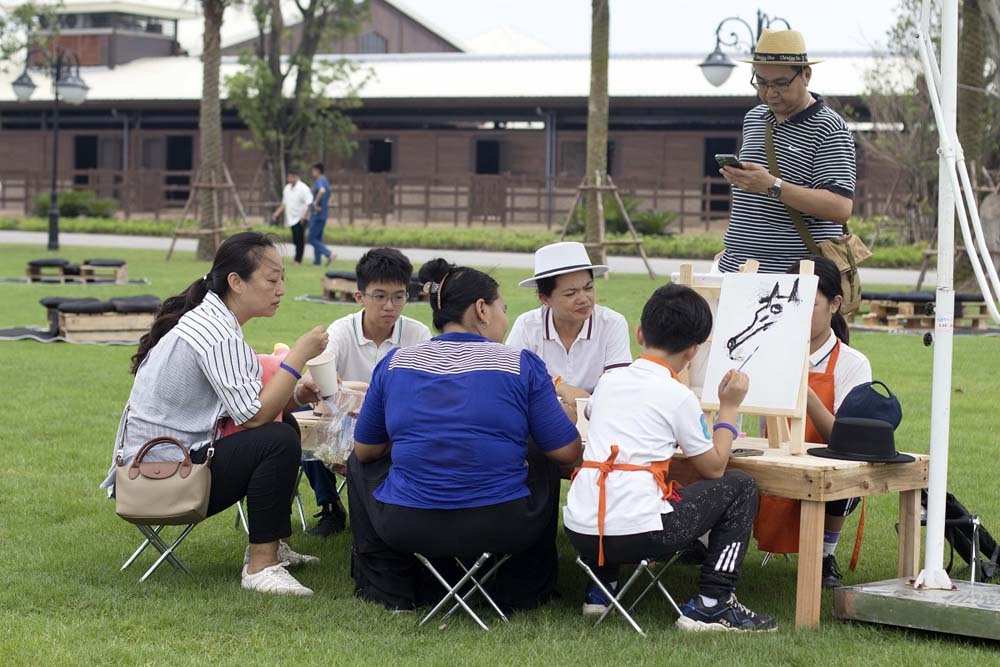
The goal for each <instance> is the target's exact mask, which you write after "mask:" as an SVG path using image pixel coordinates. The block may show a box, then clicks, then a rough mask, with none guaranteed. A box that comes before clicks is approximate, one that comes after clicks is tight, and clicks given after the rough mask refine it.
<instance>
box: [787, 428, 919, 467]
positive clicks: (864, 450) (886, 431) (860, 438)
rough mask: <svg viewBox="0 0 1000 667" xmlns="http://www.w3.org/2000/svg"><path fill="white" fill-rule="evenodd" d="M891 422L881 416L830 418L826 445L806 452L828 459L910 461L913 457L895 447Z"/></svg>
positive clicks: (881, 461)
mask: <svg viewBox="0 0 1000 667" xmlns="http://www.w3.org/2000/svg"><path fill="white" fill-rule="evenodd" d="M893 430H894V429H893V426H892V424H890V423H889V422H887V421H883V420H881V419H865V418H864V417H838V418H837V419H836V420H835V421H834V422H833V431H832V432H831V433H830V442H829V444H828V446H826V447H811V448H810V449H808V450H807V451H808V453H809V454H811V455H813V456H821V457H823V458H827V459H840V460H842V461H866V462H868V463H910V462H912V461H914V460H915V459H914V458H913V457H912V456H910V455H909V454H900V453H899V452H897V451H896V440H895V438H894V436H893Z"/></svg>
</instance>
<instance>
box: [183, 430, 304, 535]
mask: <svg viewBox="0 0 1000 667" xmlns="http://www.w3.org/2000/svg"><path fill="white" fill-rule="evenodd" d="M207 456H208V447H202V448H201V449H199V450H197V451H195V452H191V460H192V461H194V462H195V463H204V461H205V458H206V457H207ZM301 457H302V445H301V442H300V438H299V434H298V432H297V431H296V429H295V428H294V427H293V426H291V425H290V424H288V423H284V422H276V423H271V424H267V425H265V426H260V427H258V428H251V429H247V430H245V431H240V432H239V433H234V434H233V435H230V436H228V437H225V438H220V439H219V440H217V441H216V442H215V455H214V456H213V457H212V489H211V491H210V495H209V500H208V514H209V516H212V515H214V514H218V513H219V512H221V511H223V510H225V509H227V508H229V507H232V506H233V505H235V504H236V503H238V502H240V501H241V500H242V499H243V498H244V497H245V498H246V499H247V523H248V524H249V526H250V542H251V543H252V544H264V543H267V542H273V541H275V540H279V539H284V538H287V537H288V536H289V535H291V534H292V520H291V512H290V509H291V503H292V496H293V492H294V487H295V480H296V478H297V476H298V470H299V459H300V458H301Z"/></svg>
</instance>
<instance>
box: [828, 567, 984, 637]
mask: <svg viewBox="0 0 1000 667" xmlns="http://www.w3.org/2000/svg"><path fill="white" fill-rule="evenodd" d="M912 581H913V580H912V579H909V578H906V579H889V580H888V581H877V582H873V583H870V584H861V585H858V586H845V587H842V588H838V589H836V590H835V591H834V592H833V614H834V616H836V617H837V618H841V619H847V620H852V621H866V622H869V623H881V624H885V625H898V626H901V627H904V628H916V629H920V630H930V631H933V632H944V633H947V634H953V635H965V636H968V637H980V638H984V639H993V640H1000V586H997V585H994V584H972V583H969V582H967V581H953V583H954V584H955V589H954V590H950V591H942V590H918V589H916V588H914V587H913V584H912Z"/></svg>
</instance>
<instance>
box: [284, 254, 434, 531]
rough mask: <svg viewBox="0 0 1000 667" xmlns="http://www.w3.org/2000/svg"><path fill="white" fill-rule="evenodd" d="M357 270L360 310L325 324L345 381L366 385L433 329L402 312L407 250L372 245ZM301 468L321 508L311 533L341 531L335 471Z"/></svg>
mask: <svg viewBox="0 0 1000 667" xmlns="http://www.w3.org/2000/svg"><path fill="white" fill-rule="evenodd" d="M354 271H355V274H356V275H357V280H358V289H357V291H356V292H355V293H354V298H355V300H356V301H357V302H358V303H359V304H360V305H361V310H359V311H357V312H355V313H351V314H350V315H347V316H345V317H341V318H340V319H338V320H334V321H333V323H332V324H331V325H330V326H329V327H328V328H327V333H328V334H329V336H330V341H329V343H328V345H327V348H326V349H327V351H328V352H333V353H334V354H335V355H336V357H337V375H338V376H339V377H340V379H341V380H347V381H354V382H365V383H367V382H371V378H372V371H373V370H374V369H375V365H376V364H377V363H378V362H379V361H381V360H382V358H383V357H384V356H385V355H386V354H387V353H388V352H389V350H391V349H393V348H395V347H408V346H410V345H415V344H417V343H420V342H423V341H425V340H429V339H430V337H431V332H430V330H429V329H428V328H427V327H426V326H425V325H424V324H422V323H421V322H418V321H417V320H415V319H412V318H410V317H406V316H404V315H403V307H404V306H405V305H406V301H407V298H408V296H409V292H408V287H409V284H410V276H411V274H412V273H413V265H412V264H411V263H410V260H409V259H407V258H406V256H405V255H404V254H403V253H401V252H399V251H398V250H396V249H395V248H374V249H372V250H369V251H368V252H366V253H365V254H364V255H362V257H361V259H360V260H358V265H357V266H356V267H355V269H354ZM302 470H303V471H304V472H305V475H306V477H307V478H308V479H309V484H310V485H311V486H312V488H313V491H315V492H316V504H317V505H318V506H319V507H320V512H319V514H318V515H317V517H318V518H319V522H318V523H317V524H316V526H314V527H313V528H311V529H309V531H308V532H309V534H310V535H315V536H317V537H327V536H329V535H332V534H334V533H337V532H340V531H341V530H343V529H344V527H345V526H346V523H347V521H346V519H347V515H346V513H345V512H344V507H343V505H341V503H340V495H339V494H338V493H337V481H336V478H335V477H334V476H333V473H332V472H330V471H329V470H327V468H326V466H325V465H323V463H322V462H320V461H303V462H302Z"/></svg>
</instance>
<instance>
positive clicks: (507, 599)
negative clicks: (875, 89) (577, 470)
mask: <svg viewBox="0 0 1000 667" xmlns="http://www.w3.org/2000/svg"><path fill="white" fill-rule="evenodd" d="M419 279H420V281H421V282H422V283H424V285H425V290H426V291H427V292H429V294H430V305H431V310H432V312H433V316H434V326H435V328H436V329H438V330H439V331H441V335H440V336H438V337H436V338H433V339H431V340H429V341H426V342H425V343H421V344H419V345H414V346H411V347H406V348H397V349H395V350H392V351H391V352H389V354H387V355H386V357H385V358H384V359H382V361H381V362H379V364H378V365H377V366H376V367H375V372H374V374H373V375H372V382H371V385H370V386H369V388H368V393H367V395H366V397H365V403H364V406H363V407H362V409H361V414H360V415H359V417H358V423H357V427H356V430H355V433H354V437H355V450H354V454H353V455H352V456H351V458H350V460H349V461H348V470H349V474H348V493H349V500H350V512H351V531H352V533H353V536H354V551H353V562H352V573H353V576H354V580H355V584H356V594H357V595H358V596H359V597H361V598H364V599H368V600H372V601H375V602H380V603H382V604H383V605H385V606H386V607H388V608H390V609H412V608H414V607H415V606H418V605H420V604H422V603H424V602H432V601H436V599H434V598H433V596H434V595H435V594H439V592H440V585H439V584H438V583H437V582H433V581H431V582H426V578H425V577H423V576H422V575H421V568H420V566H419V563H417V561H416V559H415V558H414V556H413V554H414V553H420V554H423V555H424V556H426V557H428V558H430V559H432V560H433V559H435V558H440V559H442V560H444V559H446V558H448V557H451V556H458V557H462V558H466V557H468V558H476V557H478V556H479V555H480V554H481V553H482V552H484V551H489V552H491V553H496V554H514V555H513V556H512V557H511V558H510V560H508V561H507V562H506V563H505V564H504V566H503V567H502V568H501V569H500V570H499V572H498V573H497V575H496V577H495V578H494V579H493V580H492V581H491V583H492V588H493V591H494V593H495V595H496V598H495V599H496V601H497V603H498V604H500V605H501V606H502V607H506V608H508V609H525V608H532V607H535V606H537V605H538V604H540V603H542V602H545V601H546V600H547V599H549V598H550V597H551V596H552V594H553V592H554V590H555V575H556V561H557V559H556V549H555V535H556V527H557V523H558V518H557V509H558V502H559V477H558V468H557V465H556V464H572V463H575V462H576V461H577V460H578V458H579V456H580V437H579V434H578V433H577V431H576V427H575V426H574V425H573V423H572V422H571V421H570V420H569V418H568V417H567V416H566V413H565V412H564V411H563V408H562V406H561V404H560V403H559V400H558V398H557V397H556V393H555V389H554V388H553V386H552V381H551V380H550V379H549V375H548V372H547V371H546V368H545V364H544V363H543V362H542V360H541V359H539V358H538V357H537V356H536V355H535V354H534V353H532V352H529V351H527V350H516V349H514V348H511V347H507V346H506V345H503V344H501V342H500V341H502V340H503V337H504V334H505V333H506V332H507V308H506V306H505V305H504V302H503V298H502V297H501V296H500V292H499V289H498V285H497V282H496V281H495V280H493V278H491V277H490V276H488V275H486V274H485V273H483V272H481V271H477V270H475V269H470V268H466V267H457V266H454V265H450V264H448V263H447V262H446V261H444V260H443V259H436V260H433V261H431V262H428V263H427V264H425V265H424V266H423V267H422V268H421V269H420V272H419ZM529 442H530V443H531V444H530V445H529ZM422 579H423V580H424V581H425V583H429V584H430V587H429V588H426V589H425V587H424V586H423V585H422V583H421V580H422Z"/></svg>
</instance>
